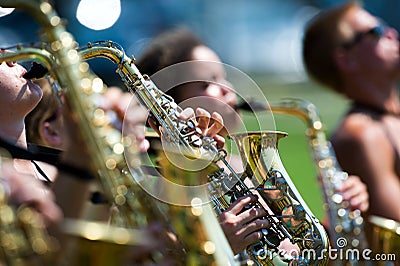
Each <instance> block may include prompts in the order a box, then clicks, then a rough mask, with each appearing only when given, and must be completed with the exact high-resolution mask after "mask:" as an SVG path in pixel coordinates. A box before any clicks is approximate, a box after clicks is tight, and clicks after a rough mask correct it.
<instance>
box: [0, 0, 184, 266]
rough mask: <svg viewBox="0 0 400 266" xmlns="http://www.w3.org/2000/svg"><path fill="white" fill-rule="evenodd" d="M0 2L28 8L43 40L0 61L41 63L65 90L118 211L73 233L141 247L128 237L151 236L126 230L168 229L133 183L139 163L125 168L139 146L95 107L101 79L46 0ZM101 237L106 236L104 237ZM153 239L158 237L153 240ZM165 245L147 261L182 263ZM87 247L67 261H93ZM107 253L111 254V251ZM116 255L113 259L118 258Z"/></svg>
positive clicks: (178, 249)
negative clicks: (156, 226) (77, 258)
mask: <svg viewBox="0 0 400 266" xmlns="http://www.w3.org/2000/svg"><path fill="white" fill-rule="evenodd" d="M0 5H1V6H2V7H13V8H17V9H21V10H24V11H27V12H28V13H30V14H32V16H33V17H34V18H35V19H36V20H37V21H38V22H39V23H40V24H41V26H42V28H43V29H44V30H43V34H42V36H41V38H42V41H43V42H44V44H43V45H41V46H40V47H39V48H37V47H27V48H24V47H23V46H22V45H18V46H17V51H15V52H6V53H2V54H1V55H0V61H1V62H4V61H22V60H26V59H33V60H35V61H37V62H39V63H41V64H43V65H45V67H46V68H47V69H48V70H49V71H50V74H51V75H52V76H53V77H54V78H55V79H56V80H57V81H58V82H59V84H60V86H61V87H62V88H65V95H64V96H65V98H66V102H67V105H68V106H69V107H70V109H71V110H72V113H73V117H74V119H75V120H76V122H77V124H78V125H79V129H80V131H79V134H80V137H81V138H82V139H83V140H84V141H85V143H86V146H85V147H83V148H84V149H87V151H88V154H90V165H89V169H90V172H91V174H92V176H96V177H98V178H97V179H98V181H99V184H100V186H101V187H102V193H103V194H104V197H105V198H106V200H107V202H108V203H109V204H110V205H113V206H115V207H116V208H117V209H118V212H116V215H115V216H116V217H113V218H115V219H113V225H112V226H107V227H106V229H107V231H104V226H103V223H100V224H97V223H88V224H87V227H90V228H91V230H90V232H89V233H88V234H86V232H78V233H77V234H79V235H76V237H77V238H83V239H86V240H96V239H97V240H99V241H97V242H96V241H94V242H95V243H94V245H95V246H96V243H97V244H98V245H99V246H100V245H101V244H102V242H111V243H110V244H111V245H112V244H114V245H124V244H129V243H131V242H134V244H135V245H136V246H140V244H138V243H137V242H138V241H137V240H136V241H133V240H132V237H135V236H138V235H139V236H142V237H143V239H142V241H143V243H144V242H145V240H146V239H149V240H151V239H153V240H154V237H153V236H152V235H149V234H145V233H143V234H135V233H134V232H132V231H131V230H130V229H132V230H133V229H137V228H139V229H140V228H143V227H144V226H147V225H149V224H151V223H153V222H161V223H162V226H163V227H164V229H165V230H164V231H163V233H162V234H167V233H169V232H170V231H171V230H172V229H171V227H170V224H169V223H168V221H167V220H166V219H167V218H166V215H165V213H164V212H163V211H162V210H161V208H160V206H159V204H158V202H156V201H155V200H154V199H153V198H151V197H150V196H149V195H148V194H147V193H145V192H144V191H143V190H141V188H140V187H139V186H138V185H137V184H136V182H135V179H140V178H145V176H144V173H143V171H142V169H141V168H140V165H137V166H136V167H134V168H133V167H131V168H130V169H128V167H127V165H126V161H125V160H124V156H123V153H124V152H125V153H129V154H130V155H131V158H136V159H137V160H136V161H138V157H137V152H138V149H137V148H136V146H135V145H134V143H135V139H134V138H133V136H125V137H124V138H122V137H121V133H120V132H119V131H118V130H116V129H114V128H113V127H112V126H111V125H110V123H109V121H108V119H107V116H106V114H105V111H104V110H102V109H101V108H98V106H97V103H98V100H99V96H100V95H101V93H103V92H104V90H105V87H104V86H103V83H102V81H101V79H99V78H98V77H96V76H94V75H92V74H91V73H90V71H89V66H88V64H87V63H85V62H82V61H81V58H80V54H79V52H78V51H77V50H76V47H77V45H76V43H75V41H74V38H73V36H72V35H71V34H70V33H69V32H67V31H66V30H65V28H64V23H63V21H62V19H61V18H60V17H59V16H58V15H57V14H56V12H55V10H54V9H53V7H52V6H51V5H50V3H49V2H48V1H40V2H38V1H28V0H16V1H6V0H1V1H0ZM60 182H61V179H60ZM64 192H65V189H64ZM68 193H70V192H68ZM56 195H57V194H56ZM78 196H81V195H77V197H78ZM82 200H87V199H86V198H85V199H82ZM79 205H80V206H74V207H75V208H82V207H83V205H84V204H83V203H82V202H80V203H79ZM64 211H65V209H64ZM73 218H77V217H73ZM66 222H68V223H66V224H67V225H68V229H66V230H67V231H69V232H76V230H75V229H76V227H79V226H80V225H81V224H82V223H83V222H84V221H79V220H78V221H77V220H75V219H72V220H66ZM71 227H72V228H71ZM109 229H110V230H109ZM139 231H140V230H139ZM112 232H119V234H118V236H117V235H112V237H110V238H102V236H104V235H110V234H112ZM121 232H122V234H121ZM140 232H141V231H140ZM143 232H144V231H143ZM172 233H173V232H172ZM121 235H122V238H121ZM103 239H106V240H104V241H103ZM61 242H63V241H61ZM99 242H100V243H99ZM154 242H157V241H156V240H154ZM62 244H65V243H62ZM67 244H69V243H67ZM170 248H171V249H172V250H174V252H173V253H171V254H173V255H171V254H170V252H169V251H165V252H164V250H155V251H154V252H151V254H150V258H149V260H150V262H152V263H158V262H160V261H161V260H163V259H164V258H165V257H172V258H173V259H174V260H175V261H176V263H181V261H182V259H184V258H185V252H184V249H183V247H182V246H181V244H180V242H179V241H176V242H175V243H174V244H173V245H171V246H170ZM71 250H73V252H75V250H77V251H76V252H79V248H75V249H74V248H71V249H70V248H69V246H66V248H62V249H61V251H62V252H64V253H63V254H62V255H61V260H60V261H57V263H58V262H60V263H67V260H68V263H70V262H71V261H72V257H73V256H74V255H76V254H71V252H72V251H71ZM89 250H90V249H89ZM91 250H92V251H91V253H92V254H85V255H84V256H81V257H85V259H86V260H85V261H80V262H72V263H76V264H77V263H85V262H86V263H87V260H90V261H95V259H96V257H97V256H98V255H99V254H96V247H94V248H91ZM93 250H94V252H93ZM107 252H108V253H111V252H113V249H109V250H108V251H107ZM160 253H161V255H160ZM167 253H168V254H167ZM110 256H113V255H112V254H110ZM121 258H122V257H120V258H118V259H119V260H121ZM101 262H102V263H105V264H104V265H110V264H107V263H112V264H111V265H118V264H119V263H120V261H118V260H103V261H101ZM97 264H98V263H97Z"/></svg>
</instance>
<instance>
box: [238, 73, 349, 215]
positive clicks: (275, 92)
mask: <svg viewBox="0 0 400 266" xmlns="http://www.w3.org/2000/svg"><path fill="white" fill-rule="evenodd" d="M252 78H253V80H254V81H255V82H256V83H257V84H258V86H259V87H260V88H261V89H262V91H263V92H264V94H265V95H266V98H267V99H268V101H269V102H270V103H271V104H272V103H277V102H279V101H280V100H282V99H283V98H287V97H290V98H301V99H305V100H308V101H310V102H311V103H313V104H314V105H315V106H316V107H317V109H318V111H319V114H320V117H321V121H322V123H323V125H324V128H325V131H326V135H327V138H329V136H330V134H331V132H332V130H333V129H334V127H335V125H336V124H337V123H338V122H339V121H340V118H341V117H342V116H343V114H344V113H345V111H346V109H347V105H348V101H347V100H346V99H345V98H344V97H342V96H340V95H338V94H336V93H334V92H331V91H329V90H328V89H326V88H323V87H321V86H319V85H317V84H315V83H312V82H301V83H292V84H282V83H274V82H271V81H269V79H268V78H267V77H264V76H252ZM243 117H244V119H245V123H246V124H247V123H253V122H252V121H251V119H246V115H245V114H244V116H243ZM274 119H275V124H276V130H279V131H284V132H287V133H288V137H286V138H284V139H281V140H280V141H279V149H278V150H279V154H280V157H281V160H282V163H283V165H284V166H285V169H286V171H287V172H288V173H289V175H290V178H291V179H292V181H293V182H294V184H295V185H296V188H297V190H298V191H299V192H300V193H301V195H302V197H303V199H304V200H305V201H306V203H307V205H308V206H309V207H310V209H311V211H312V212H313V213H314V215H315V216H316V217H318V218H319V219H322V218H323V217H324V211H323V207H322V204H323V198H322V194H321V193H322V192H321V188H320V187H319V185H318V182H317V179H316V165H315V163H314V161H313V158H312V155H311V153H310V152H309V151H310V149H309V147H308V144H307V143H308V140H307V137H306V135H305V131H306V129H307V127H306V124H305V123H304V122H303V121H302V120H301V119H300V118H298V117H295V116H290V115H282V114H274Z"/></svg>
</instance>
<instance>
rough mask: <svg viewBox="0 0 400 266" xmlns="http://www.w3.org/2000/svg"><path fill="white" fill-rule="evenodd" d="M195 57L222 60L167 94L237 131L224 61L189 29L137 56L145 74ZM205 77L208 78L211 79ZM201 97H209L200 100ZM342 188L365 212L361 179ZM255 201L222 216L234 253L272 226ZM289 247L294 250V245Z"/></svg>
mask: <svg viewBox="0 0 400 266" xmlns="http://www.w3.org/2000/svg"><path fill="white" fill-rule="evenodd" d="M196 60H197V61H212V62H219V63H220V64H219V66H220V67H216V66H215V65H216V64H210V65H208V66H209V67H208V68H207V67H204V66H207V65H203V64H199V66H200V67H202V68H201V69H195V70H193V71H192V72H194V73H197V76H196V75H195V74H193V73H192V72H190V73H191V77H192V80H202V81H201V82H188V83H186V84H181V85H179V86H176V87H173V88H169V90H168V91H167V93H168V94H169V95H171V96H172V97H173V98H174V99H175V101H176V102H177V103H182V104H183V106H188V105H189V104H191V105H193V106H199V105H201V106H202V107H203V108H205V109H207V110H218V111H219V113H220V114H221V115H222V116H223V119H224V121H225V125H226V126H227V125H228V126H230V127H228V129H227V130H226V131H224V133H225V134H226V133H227V132H228V131H230V132H232V131H234V130H235V129H236V128H237V127H238V125H239V123H238V122H239V121H240V116H239V114H238V113H237V112H236V111H235V109H234V108H235V105H236V104H237V98H236V94H235V92H234V90H233V87H232V85H231V84H230V83H229V82H228V81H227V80H226V77H225V73H224V70H223V67H222V63H221V60H220V59H219V57H218V55H217V54H216V53H215V52H214V51H213V50H211V49H210V48H209V47H207V46H206V45H205V44H204V43H203V42H202V41H201V40H199V39H198V38H197V37H196V36H195V35H193V34H192V33H191V32H190V31H189V30H187V29H182V28H177V29H172V30H170V31H166V32H164V33H161V34H160V35H159V36H157V37H155V38H154V39H153V40H152V41H151V42H150V44H149V45H148V46H147V48H146V49H145V50H144V51H143V53H142V55H141V56H140V57H139V58H138V61H137V64H136V65H137V66H138V68H139V69H140V71H141V72H142V73H145V74H148V75H150V76H151V75H153V74H154V73H157V72H158V71H160V70H163V69H165V68H167V67H169V66H172V65H174V64H178V63H182V62H187V61H196ZM157 74H158V73H157ZM169 78H171V77H169ZM196 78H197V79H196ZM192 80H190V81H192ZM203 80H209V82H204V81H203ZM156 83H157V82H156ZM191 99H192V100H191ZM199 99H206V100H205V101H199ZM227 121H229V122H227ZM225 136H226V135H225ZM229 160H230V163H231V165H232V166H233V167H234V168H235V170H236V171H238V172H241V171H243V166H242V162H241V159H240V158H239V156H233V155H232V156H231V157H229ZM341 190H342V192H343V194H344V199H345V200H349V202H350V204H351V206H352V207H354V208H359V209H361V210H363V211H364V210H366V209H367V208H368V193H367V191H366V188H365V185H364V184H363V183H361V182H360V180H359V178H358V177H356V176H351V177H350V178H349V179H348V180H347V181H346V182H345V183H344V184H343V187H342V188H341ZM256 200H257V198H256V197H255V196H254V197H253V196H251V197H250V196H249V197H243V198H240V199H238V200H237V201H235V202H234V203H233V204H232V205H231V206H230V208H229V209H228V210H227V211H225V212H224V213H223V214H222V215H221V216H220V217H219V220H220V224H221V226H222V228H223V230H224V232H225V235H226V237H227V239H228V241H229V243H230V244H231V247H232V250H233V251H234V253H235V254H237V253H239V252H241V251H243V250H244V249H245V248H246V247H247V246H248V245H250V244H252V243H254V242H256V241H258V240H259V239H260V238H261V237H262V234H261V231H260V230H261V229H262V228H267V227H268V226H269V225H268V222H266V221H265V220H261V219H258V218H260V217H262V216H263V215H264V211H263V210H261V209H250V210H246V211H243V208H244V207H245V206H246V205H248V204H249V203H250V202H254V201H256ZM288 249H291V247H289V248H288Z"/></svg>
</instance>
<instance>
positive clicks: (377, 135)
mask: <svg viewBox="0 0 400 266" xmlns="http://www.w3.org/2000/svg"><path fill="white" fill-rule="evenodd" d="M383 127H384V124H383V122H382V121H380V120H376V119H373V118H371V117H370V116H368V115H365V114H362V113H356V114H350V115H348V116H346V117H345V118H344V119H343V120H342V122H341V123H340V124H339V126H338V127H337V128H336V130H335V132H334V133H333V135H332V142H333V143H334V144H336V145H352V146H354V145H360V146H363V145H368V144H376V143H377V142H380V141H382V139H386V138H385V131H384V129H383Z"/></svg>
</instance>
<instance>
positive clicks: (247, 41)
mask: <svg viewBox="0 0 400 266" xmlns="http://www.w3.org/2000/svg"><path fill="white" fill-rule="evenodd" d="M79 2H80V1H79V0H69V1H64V0H54V1H53V3H54V5H55V7H56V10H57V12H58V13H59V15H60V16H61V17H62V18H65V19H66V23H67V24H66V26H67V30H68V31H70V32H71V33H72V34H73V35H74V37H75V39H76V40H77V41H78V43H79V44H80V45H85V44H86V43H87V42H91V41H96V40H113V41H115V42H118V43H119V44H121V45H122V46H123V47H124V48H125V51H126V52H127V54H128V55H131V54H133V55H135V57H138V56H140V54H141V52H142V51H143V49H144V47H146V44H147V43H148V42H149V40H151V38H152V37H154V36H155V35H157V34H158V33H160V32H161V31H163V30H166V29H168V28H171V27H176V26H185V27H187V28H189V29H191V30H193V32H194V33H195V34H196V35H198V36H199V37H200V38H201V39H202V40H203V41H204V42H205V43H206V44H207V45H209V46H210V47H211V48H212V49H214V50H215V51H216V52H217V54H218V55H219V56H220V58H221V60H222V62H224V63H226V64H229V65H232V66H234V67H236V68H238V69H239V70H241V71H243V72H244V73H246V74H247V75H249V76H250V77H251V78H252V79H253V80H254V81H255V82H256V83H257V85H258V86H259V87H260V88H261V90H262V91H263V92H264V93H265V95H266V97H267V99H268V100H269V102H270V103H274V102H278V101H279V100H280V99H282V98H285V97H295V98H302V99H305V100H308V101H310V102H312V103H314V104H315V105H316V107H317V108H318V110H319V112H320V116H321V119H322V122H323V124H324V126H325V130H326V133H327V137H329V135H330V133H331V131H332V129H333V127H334V126H335V124H336V123H338V121H339V120H340V117H341V116H342V115H343V113H344V112H345V110H346V106H347V102H346V101H345V100H344V99H343V98H342V97H340V96H338V95H336V94H334V93H331V92H330V91H328V90H327V89H325V88H322V87H320V86H319V85H318V84H315V83H313V82H310V81H309V80H308V79H307V76H306V74H305V72H304V68H303V65H302V61H301V39H302V33H303V27H304V25H305V23H306V22H307V21H308V20H309V19H310V18H311V17H312V16H314V15H315V14H316V13H317V12H319V11H320V10H321V9H324V8H327V7H330V6H333V5H335V4H338V3H341V2H344V1H340V0H284V1H282V0H252V1H246V0H219V1H214V0H189V1H181V0H153V1H147V0H121V2H120V7H121V14H120V16H119V18H118V20H117V21H116V23H115V24H114V25H113V26H112V27H110V28H108V29H104V30H92V29H89V28H87V27H85V26H83V25H82V24H81V23H80V22H79V21H78V19H77V18H76V11H77V7H78V4H79ZM92 2H96V1H92ZM363 4H364V7H365V8H366V9H367V10H368V11H370V12H371V13H372V14H374V15H376V16H378V17H381V18H382V19H384V20H385V21H386V22H387V23H388V24H390V25H391V26H393V27H394V28H396V29H399V28H400V18H399V14H398V11H399V10H400V1H398V0H383V1H374V0H365V1H363ZM112 11H113V10H110V15H111V13H112ZM95 12H96V11H95V8H93V10H90V11H89V12H87V15H88V16H89V15H92V14H93V13H94V14H95ZM107 17H108V15H103V16H101V17H100V18H99V21H102V20H105V19H107ZM0 32H1V34H0V46H1V47H8V46H10V45H14V44H17V43H26V42H35V41H37V40H39V34H40V31H39V27H38V25H37V24H36V23H35V21H33V20H32V18H30V17H29V15H27V14H26V13H22V12H18V11H17V12H13V13H12V14H11V15H8V16H6V17H2V18H0ZM91 66H92V69H93V70H94V72H96V74H98V75H99V76H100V77H101V78H102V79H103V80H104V81H105V82H106V84H107V85H118V86H122V85H121V82H120V80H119V77H118V75H116V74H115V66H113V65H112V64H111V63H109V64H108V62H105V61H101V63H91ZM244 116H246V115H244ZM275 119H276V129H277V130H280V131H285V132H287V133H288V134H289V136H288V137H287V138H286V139H283V140H281V141H280V143H279V152H280V155H281V159H282V161H283V163H284V165H285V167H286V170H287V171H288V172H289V174H290V176H291V178H292V180H293V181H294V183H295V184H296V186H297V188H298V190H299V191H300V192H301V194H302V195H303V197H304V199H305V201H306V202H307V203H308V205H309V207H310V208H311V209H312V211H313V212H314V214H315V215H316V216H317V217H318V218H322V217H323V209H322V202H323V201H322V196H321V192H320V188H319V186H318V184H317V180H316V178H315V173H316V170H315V164H314V163H313V160H312V157H311V154H310V153H309V147H308V144H307V139H306V135H305V131H306V126H305V124H304V123H303V122H302V121H301V120H299V119H298V118H296V117H289V116H286V115H276V116H275Z"/></svg>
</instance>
